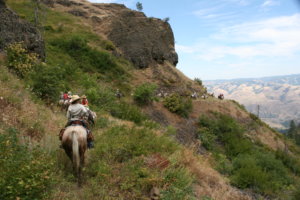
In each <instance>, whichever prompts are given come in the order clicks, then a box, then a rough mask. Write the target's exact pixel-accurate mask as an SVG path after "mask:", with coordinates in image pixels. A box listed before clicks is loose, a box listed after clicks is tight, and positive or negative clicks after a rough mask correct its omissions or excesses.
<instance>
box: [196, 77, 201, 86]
mask: <svg viewBox="0 0 300 200" xmlns="http://www.w3.org/2000/svg"><path fill="white" fill-rule="evenodd" d="M194 81H195V82H196V83H197V84H198V85H200V86H203V82H202V80H201V79H200V78H195V79H194Z"/></svg>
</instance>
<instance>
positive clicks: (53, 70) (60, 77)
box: [29, 65, 67, 102]
mask: <svg viewBox="0 0 300 200" xmlns="http://www.w3.org/2000/svg"><path fill="white" fill-rule="evenodd" d="M64 78H65V76H64V73H63V72H62V69H61V68H60V67H56V66H49V65H37V66H36V67H35V70H34V71H33V72H32V73H30V80H29V82H30V85H31V87H32V91H33V92H34V93H35V94H36V95H37V96H38V97H40V98H41V99H45V100H48V101H51V102H55V101H57V99H58V96H59V93H60V91H65V88H66V87H67V86H66V85H65V82H64Z"/></svg>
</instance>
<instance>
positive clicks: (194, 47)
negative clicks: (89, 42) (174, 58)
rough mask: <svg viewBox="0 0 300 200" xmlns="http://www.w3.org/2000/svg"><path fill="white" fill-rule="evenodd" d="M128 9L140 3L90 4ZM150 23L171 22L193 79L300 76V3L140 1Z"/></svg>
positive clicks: (287, 0)
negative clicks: (152, 18)
mask: <svg viewBox="0 0 300 200" xmlns="http://www.w3.org/2000/svg"><path fill="white" fill-rule="evenodd" d="M90 1H92V2H104V3H123V4H125V5H126V6H127V7H129V8H131V9H135V4H136V2H137V1H134V0H90ZM139 2H141V3H142V4H143V8H144V9H143V11H144V12H145V14H146V15H147V16H148V17H157V18H165V17H169V18H170V21H169V23H170V24H171V26H172V29H173V31H174V35H175V41H176V42H175V47H176V51H177V53H178V55H179V63H178V65H177V68H179V69H180V70H181V71H182V72H183V73H185V74H186V75H187V76H188V77H190V78H192V79H193V78H195V77H198V78H201V79H203V80H208V79H231V78H246V77H262V76H273V75H287V74H298V73H300V0H139Z"/></svg>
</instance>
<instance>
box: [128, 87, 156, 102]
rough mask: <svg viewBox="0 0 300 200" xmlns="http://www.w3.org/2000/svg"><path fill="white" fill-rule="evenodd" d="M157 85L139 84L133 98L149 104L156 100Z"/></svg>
mask: <svg viewBox="0 0 300 200" xmlns="http://www.w3.org/2000/svg"><path fill="white" fill-rule="evenodd" d="M156 88H157V85H155V84H151V83H144V84H142V85H140V86H138V87H137V88H136V89H135V91H134V94H133V99H134V101H135V102H136V103H138V104H139V105H147V104H149V103H151V102H152V101H155V100H156V97H155V90H156Z"/></svg>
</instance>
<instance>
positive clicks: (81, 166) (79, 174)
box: [78, 152, 84, 187]
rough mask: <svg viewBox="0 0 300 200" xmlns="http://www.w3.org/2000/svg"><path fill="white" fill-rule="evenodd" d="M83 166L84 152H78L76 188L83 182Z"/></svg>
mask: <svg viewBox="0 0 300 200" xmlns="http://www.w3.org/2000/svg"><path fill="white" fill-rule="evenodd" d="M83 166H84V152H80V165H79V170H78V186H79V187H81V185H82V182H83V174H82V170H83Z"/></svg>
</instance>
